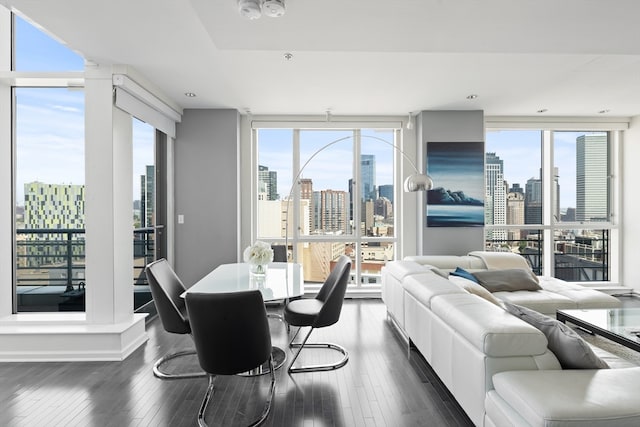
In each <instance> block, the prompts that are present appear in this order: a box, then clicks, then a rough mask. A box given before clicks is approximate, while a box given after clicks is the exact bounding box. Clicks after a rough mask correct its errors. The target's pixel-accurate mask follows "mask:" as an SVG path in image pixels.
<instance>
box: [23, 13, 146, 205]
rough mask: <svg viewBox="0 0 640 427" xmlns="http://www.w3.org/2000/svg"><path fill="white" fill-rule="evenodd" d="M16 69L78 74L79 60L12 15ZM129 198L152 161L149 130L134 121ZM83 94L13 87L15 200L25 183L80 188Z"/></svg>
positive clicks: (135, 195) (81, 62)
mask: <svg viewBox="0 0 640 427" xmlns="http://www.w3.org/2000/svg"><path fill="white" fill-rule="evenodd" d="M15 31H16V33H15V34H16V53H15V60H16V64H15V69H16V71H82V70H83V69H84V60H83V59H82V57H81V56H79V55H77V54H76V53H74V52H72V51H71V50H70V49H68V48H66V47H65V46H63V45H61V44H60V43H58V42H57V41H55V40H53V39H52V38H51V37H49V36H48V35H46V34H44V33H42V32H41V31H40V30H39V29H37V28H35V27H33V26H32V25H30V24H29V23H27V22H25V21H24V20H23V19H21V18H20V17H18V16H16V30H15ZM133 141H134V143H133V158H134V171H133V177H132V186H133V198H134V200H135V199H139V198H140V175H143V174H144V173H145V165H148V164H153V162H154V152H153V147H154V129H153V128H152V127H151V126H149V125H147V124H145V123H143V122H141V121H139V120H137V119H134V121H133ZM84 170H85V168H84V92H83V91H82V90H78V89H67V88H17V89H16V201H17V203H18V204H19V205H22V204H23V201H24V183H26V182H32V181H40V182H44V183H48V184H54V183H55V184H59V183H64V184H78V185H82V184H84Z"/></svg>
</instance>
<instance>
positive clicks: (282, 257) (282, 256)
mask: <svg viewBox="0 0 640 427" xmlns="http://www.w3.org/2000/svg"><path fill="white" fill-rule="evenodd" d="M271 249H273V261H274V262H287V261H288V260H287V247H286V246H285V245H271Z"/></svg>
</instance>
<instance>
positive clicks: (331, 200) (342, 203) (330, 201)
mask: <svg viewBox="0 0 640 427" xmlns="http://www.w3.org/2000/svg"><path fill="white" fill-rule="evenodd" d="M347 204H348V202H347V192H346V191H336V190H322V191H320V220H321V229H322V231H324V232H343V233H346V232H347V224H348V220H347Z"/></svg>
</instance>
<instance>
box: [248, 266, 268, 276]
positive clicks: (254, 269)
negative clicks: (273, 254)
mask: <svg viewBox="0 0 640 427" xmlns="http://www.w3.org/2000/svg"><path fill="white" fill-rule="evenodd" d="M249 271H250V272H251V274H255V275H256V276H264V275H265V274H267V264H251V265H250V266H249Z"/></svg>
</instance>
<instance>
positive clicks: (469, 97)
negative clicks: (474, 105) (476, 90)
mask: <svg viewBox="0 0 640 427" xmlns="http://www.w3.org/2000/svg"><path fill="white" fill-rule="evenodd" d="M477 97H478V95H475V94H471V95H467V99H476V98H477Z"/></svg>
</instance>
